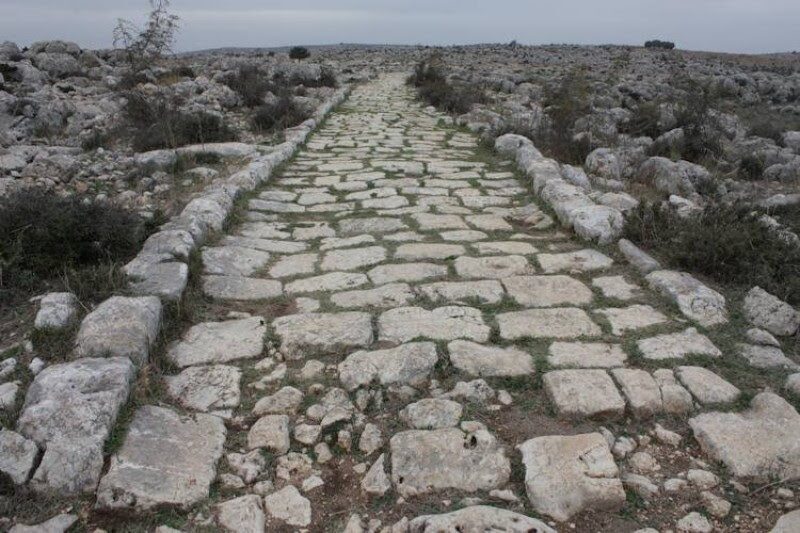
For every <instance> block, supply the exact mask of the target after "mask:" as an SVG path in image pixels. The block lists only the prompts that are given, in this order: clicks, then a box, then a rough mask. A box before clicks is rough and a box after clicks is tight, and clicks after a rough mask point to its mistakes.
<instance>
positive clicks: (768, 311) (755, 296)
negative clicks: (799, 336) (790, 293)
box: [743, 287, 800, 336]
mask: <svg viewBox="0 0 800 533" xmlns="http://www.w3.org/2000/svg"><path fill="white" fill-rule="evenodd" d="M743 308H744V315H745V317H747V320H749V321H750V322H751V323H752V324H753V325H754V326H756V327H759V328H763V329H765V330H767V331H769V332H770V333H772V334H774V335H778V336H789V335H794V333H795V332H796V331H797V328H798V327H800V313H798V312H797V311H795V310H794V308H793V307H792V306H791V305H789V304H787V303H786V302H783V301H781V300H780V299H778V298H776V297H775V296H773V295H771V294H770V293H768V292H767V291H765V290H764V289H762V288H761V287H753V288H752V289H750V291H749V292H748V293H747V295H746V296H745V298H744V306H743Z"/></svg>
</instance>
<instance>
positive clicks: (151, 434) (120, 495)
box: [96, 405, 225, 510]
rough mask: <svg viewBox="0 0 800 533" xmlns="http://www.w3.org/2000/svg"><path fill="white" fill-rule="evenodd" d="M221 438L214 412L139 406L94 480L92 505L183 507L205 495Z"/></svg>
mask: <svg viewBox="0 0 800 533" xmlns="http://www.w3.org/2000/svg"><path fill="white" fill-rule="evenodd" d="M224 442H225V425H224V424H223V422H222V420H221V419H220V418H218V417H216V416H212V415H206V414H196V415H194V416H190V417H185V416H181V415H179V414H178V413H176V412H174V411H172V410H171V409H167V408H164V407H157V406H153V405H146V406H144V407H140V408H139V409H138V410H137V411H136V413H135V414H134V416H133V420H132V421H131V425H130V427H129V428H128V432H127V434H126V436H125V441H124V442H123V444H122V448H121V449H120V450H119V452H117V453H116V454H114V455H113V456H112V458H111V466H110V468H109V470H108V473H107V474H106V475H105V476H104V477H103V479H101V480H100V485H99V487H98V488H97V504H96V505H97V507H98V508H100V509H123V508H131V509H132V508H135V509H138V510H147V509H152V508H154V507H159V506H177V507H180V508H183V509H188V508H189V507H191V506H192V505H194V504H196V503H199V502H200V501H203V500H205V499H206V498H208V495H209V489H210V487H211V483H212V482H213V481H214V478H215V477H216V470H217V461H219V458H220V457H221V456H222V450H223V444H224Z"/></svg>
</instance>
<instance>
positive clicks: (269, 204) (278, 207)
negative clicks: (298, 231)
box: [247, 198, 306, 213]
mask: <svg viewBox="0 0 800 533" xmlns="http://www.w3.org/2000/svg"><path fill="white" fill-rule="evenodd" d="M247 208H248V209H252V210H253V211H264V212H265V213H302V212H304V211H305V210H306V208H305V207H303V206H302V205H297V204H293V203H288V202H276V201H274V200H261V199H259V198H253V199H252V200H250V201H249V202H247Z"/></svg>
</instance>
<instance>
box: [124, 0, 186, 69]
mask: <svg viewBox="0 0 800 533" xmlns="http://www.w3.org/2000/svg"><path fill="white" fill-rule="evenodd" d="M150 7H151V11H150V15H149V16H148V18H147V23H146V24H145V25H144V26H143V27H140V26H137V25H136V24H134V23H133V22H131V21H130V20H126V19H118V20H117V26H116V27H115V28H114V34H113V35H114V47H115V48H122V49H123V50H124V51H125V54H126V56H127V59H128V62H129V63H130V66H131V68H132V69H133V70H134V71H139V70H142V69H143V68H145V67H147V66H148V65H149V64H150V63H151V62H153V61H157V60H158V59H160V58H161V57H162V56H163V55H164V54H165V53H168V52H171V51H172V45H173V43H174V42H175V34H176V33H177V31H178V27H179V20H180V19H179V17H178V16H177V15H175V14H173V13H170V12H169V11H168V8H169V0H150Z"/></svg>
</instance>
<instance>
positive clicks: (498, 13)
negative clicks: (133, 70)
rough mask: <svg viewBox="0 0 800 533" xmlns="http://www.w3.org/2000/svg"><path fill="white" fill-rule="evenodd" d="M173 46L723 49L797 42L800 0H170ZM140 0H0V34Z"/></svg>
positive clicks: (56, 34)
mask: <svg viewBox="0 0 800 533" xmlns="http://www.w3.org/2000/svg"><path fill="white" fill-rule="evenodd" d="M172 9H173V11H174V12H176V13H177V14H178V15H180V17H181V19H182V29H181V33H180V35H179V39H178V43H177V49H178V51H188V50H197V49H203V48H216V47H221V46H284V45H293V44H331V43H340V42H348V43H393V44H467V43H480V42H508V41H511V40H512V39H516V40H517V41H519V42H520V43H525V44H547V43H577V44H604V43H613V44H641V43H642V42H643V41H645V40H646V39H651V38H660V39H667V40H672V41H675V42H676V43H677V45H678V47H680V48H685V49H691V50H714V51H725V52H779V51H792V50H800V30H799V28H800V0H392V1H387V0H173V2H172ZM147 11H148V4H147V0H0V41H3V40H12V41H15V42H17V43H18V44H20V45H28V44H30V43H31V42H33V41H37V40H42V39H56V38H59V39H66V40H70V41H76V42H77V43H78V44H80V45H81V46H83V47H89V48H101V47H108V46H110V44H111V29H112V27H113V26H114V24H115V21H116V19H117V18H118V17H124V18H130V19H133V20H137V21H139V20H142V19H143V17H144V14H145V13H146V12H147Z"/></svg>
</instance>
